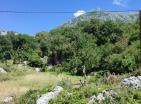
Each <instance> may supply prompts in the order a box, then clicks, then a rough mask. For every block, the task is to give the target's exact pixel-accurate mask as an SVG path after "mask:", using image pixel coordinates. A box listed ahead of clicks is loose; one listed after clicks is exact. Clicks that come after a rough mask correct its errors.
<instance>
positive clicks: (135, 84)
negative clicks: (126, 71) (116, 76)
mask: <svg viewBox="0 0 141 104" xmlns="http://www.w3.org/2000/svg"><path fill="white" fill-rule="evenodd" d="M122 85H126V86H128V87H132V88H135V89H137V88H141V76H137V77H135V76H131V77H129V78H125V79H123V81H122Z"/></svg>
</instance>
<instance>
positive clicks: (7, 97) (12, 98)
mask: <svg viewBox="0 0 141 104" xmlns="http://www.w3.org/2000/svg"><path fill="white" fill-rule="evenodd" d="M13 100H14V96H6V97H5V98H4V100H3V102H4V103H10V102H12V101H13Z"/></svg>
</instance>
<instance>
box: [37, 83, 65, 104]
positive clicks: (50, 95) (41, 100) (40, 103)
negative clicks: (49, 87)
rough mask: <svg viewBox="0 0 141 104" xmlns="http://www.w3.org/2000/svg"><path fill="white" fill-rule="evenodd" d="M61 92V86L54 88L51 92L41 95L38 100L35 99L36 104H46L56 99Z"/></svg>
mask: <svg viewBox="0 0 141 104" xmlns="http://www.w3.org/2000/svg"><path fill="white" fill-rule="evenodd" d="M62 90H63V88H62V87H61V86H56V87H55V88H54V89H53V91H52V92H48V93H47V94H43V95H42V96H41V97H40V98H39V99H37V101H36V104H48V103H49V101H50V100H51V99H54V98H56V97H57V96H58V95H59V94H60V92H61V91H62Z"/></svg>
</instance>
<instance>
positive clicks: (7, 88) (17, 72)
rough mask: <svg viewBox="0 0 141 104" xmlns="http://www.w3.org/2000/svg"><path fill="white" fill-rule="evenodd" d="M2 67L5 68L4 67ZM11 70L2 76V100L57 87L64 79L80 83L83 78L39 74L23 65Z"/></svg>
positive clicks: (53, 73)
mask: <svg viewBox="0 0 141 104" xmlns="http://www.w3.org/2000/svg"><path fill="white" fill-rule="evenodd" d="M0 66H1V67H4V65H0ZM10 68H11V72H9V73H7V74H0V79H1V81H0V100H2V99H3V98H4V97H5V96H9V95H14V96H16V97H19V96H21V95H23V94H25V93H26V92H27V91H29V90H30V89H32V90H38V89H42V88H44V87H46V86H50V85H52V86H55V85H56V84H57V83H58V82H59V81H61V80H63V79H69V80H71V81H72V82H73V83H78V82H79V80H80V79H81V77H78V76H71V75H69V74H68V73H60V74H56V73H55V72H40V73H37V72H35V71H33V70H29V69H32V68H30V67H25V66H21V65H12V66H10Z"/></svg>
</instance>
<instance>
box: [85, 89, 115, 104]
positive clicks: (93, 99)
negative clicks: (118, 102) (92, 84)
mask: <svg viewBox="0 0 141 104" xmlns="http://www.w3.org/2000/svg"><path fill="white" fill-rule="evenodd" d="M116 96H117V93H116V92H114V91H113V90H109V91H103V92H102V93H99V94H98V95H97V96H96V95H94V96H92V97H91V98H90V100H89V102H88V104H93V103H96V102H101V101H104V100H105V99H106V98H110V97H116Z"/></svg>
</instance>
